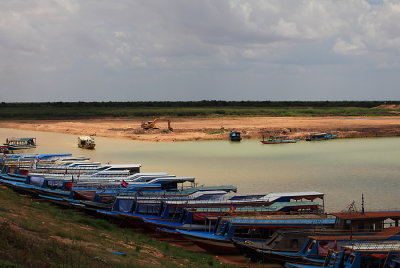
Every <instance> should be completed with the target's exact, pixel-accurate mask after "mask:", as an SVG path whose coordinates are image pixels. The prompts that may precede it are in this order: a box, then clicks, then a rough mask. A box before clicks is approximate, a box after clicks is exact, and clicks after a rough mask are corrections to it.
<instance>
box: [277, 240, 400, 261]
mask: <svg viewBox="0 0 400 268" xmlns="http://www.w3.org/2000/svg"><path fill="white" fill-rule="evenodd" d="M399 256H400V241H357V242H353V243H350V244H347V245H343V246H341V247H339V248H332V249H330V250H329V251H328V254H327V256H326V258H325V259H324V260H323V261H321V262H320V263H318V264H315V265H303V264H295V263H291V262H287V263H285V267H286V268H313V267H332V268H341V267H346V268H366V267H376V268H395V267H399V265H400V262H399Z"/></svg>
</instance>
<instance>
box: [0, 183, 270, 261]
mask: <svg viewBox="0 0 400 268" xmlns="http://www.w3.org/2000/svg"><path fill="white" fill-rule="evenodd" d="M0 203H1V204H2V205H1V207H0V228H1V232H0V249H1V250H0V267H60V266H62V267H98V268H100V267H128V266H132V265H134V266H139V267H211V266H212V267H237V266H236V265H239V266H245V265H246V262H245V261H243V259H244V260H245V258H242V260H241V262H240V261H237V260H236V259H227V260H225V259H224V260H222V259H220V260H218V259H216V258H215V257H214V256H212V255H209V254H204V253H199V252H193V250H192V248H188V247H185V246H180V245H176V243H171V241H170V240H167V239H163V241H161V239H158V238H157V237H155V238H153V237H151V236H150V235H149V234H143V230H141V231H138V230H134V229H122V228H119V227H118V226H116V225H114V224H111V223H109V222H108V221H106V220H103V219H98V218H94V217H90V216H88V215H86V214H83V213H80V212H78V211H75V210H72V209H62V208H59V207H55V206H52V205H49V204H48V203H46V202H43V201H41V200H39V199H34V198H32V197H30V196H26V195H20V194H17V193H15V192H13V191H12V190H10V189H8V188H7V187H5V186H1V187H0ZM186 248H188V249H189V250H187V249H186ZM222 261H224V263H222ZM271 267H276V266H271Z"/></svg>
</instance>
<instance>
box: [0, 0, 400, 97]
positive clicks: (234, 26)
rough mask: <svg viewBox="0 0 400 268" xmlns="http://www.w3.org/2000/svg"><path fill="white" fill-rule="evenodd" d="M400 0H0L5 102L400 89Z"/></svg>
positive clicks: (357, 93)
mask: <svg viewBox="0 0 400 268" xmlns="http://www.w3.org/2000/svg"><path fill="white" fill-rule="evenodd" d="M399 52H400V1H398V0H387V1H386V0H382V1H381V0H307V1H306V0H257V1H256V0H254V1H253V0H189V1H188V0H142V1H139V0H113V1H111V0H108V1H107V0H30V1H26V0H0V101H4V102H39V101H46V102H47V101H196V100H272V101H279V100H311V101H312V100H324V101H325V100H332V101H334V100H400V88H399V86H400V53H399Z"/></svg>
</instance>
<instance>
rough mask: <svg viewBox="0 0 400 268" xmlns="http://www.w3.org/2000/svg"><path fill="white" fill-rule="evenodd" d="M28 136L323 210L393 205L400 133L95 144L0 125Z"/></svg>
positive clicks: (46, 146) (98, 157)
mask: <svg viewBox="0 0 400 268" xmlns="http://www.w3.org/2000/svg"><path fill="white" fill-rule="evenodd" d="M13 136H14V137H28V136H29V137H36V138H37V141H38V148H36V149H31V150H26V151H25V152H32V153H72V154H74V155H84V156H89V157H90V158H91V159H92V160H94V161H100V162H103V163H107V162H111V163H141V164H142V171H143V172H161V171H166V172H168V173H170V174H175V175H177V176H193V177H196V181H197V182H198V183H199V184H200V185H202V184H204V185H221V184H224V185H226V184H232V185H235V186H237V187H238V190H239V192H241V193H244V192H292V191H320V192H323V193H325V194H326V200H325V205H326V208H327V210H328V211H337V210H343V209H345V208H346V207H347V206H348V205H349V204H350V203H351V201H353V200H355V201H356V202H357V203H356V206H357V207H358V208H361V205H360V204H361V194H362V193H364V197H365V208H366V209H367V210H371V209H388V208H400V204H399V201H400V197H399V194H400V179H399V176H400V138H368V139H337V140H331V141H320V142H305V141H302V142H298V143H296V144H278V145H262V144H261V143H260V142H259V141H256V140H245V141H242V142H240V143H231V142H229V141H211V142H210V141H201V142H170V143H150V142H141V141H132V140H125V139H112V138H102V137H96V144H97V145H96V149H95V150H92V151H90V150H83V149H79V148H78V147H77V136H75V135H68V134H59V133H49V132H36V131H21V130H13V129H4V128H3V129H1V128H0V141H2V142H4V141H5V139H6V138H7V137H8V138H10V137H13Z"/></svg>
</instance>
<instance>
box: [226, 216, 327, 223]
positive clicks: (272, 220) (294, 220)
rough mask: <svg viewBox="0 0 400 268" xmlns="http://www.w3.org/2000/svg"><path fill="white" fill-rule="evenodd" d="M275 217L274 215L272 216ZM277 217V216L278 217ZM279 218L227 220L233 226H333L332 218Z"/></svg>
mask: <svg viewBox="0 0 400 268" xmlns="http://www.w3.org/2000/svg"><path fill="white" fill-rule="evenodd" d="M273 216H276V215H273ZM278 216H279V215H278ZM280 216H281V217H274V218H265V217H264V218H254V217H251V218H232V219H229V222H231V223H232V224H233V225H248V224H251V225H275V224H285V225H298V224H301V225H325V224H332V225H333V224H334V223H335V219H334V218H322V217H305V216H316V215H301V217H300V216H298V215H295V216H296V217H287V216H291V215H280Z"/></svg>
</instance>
